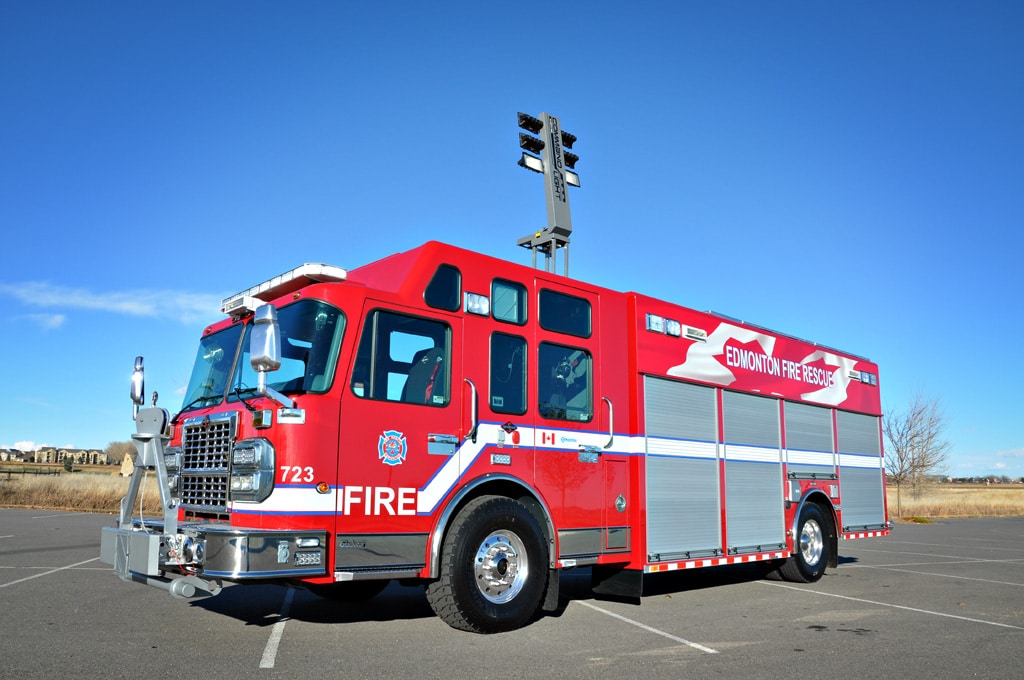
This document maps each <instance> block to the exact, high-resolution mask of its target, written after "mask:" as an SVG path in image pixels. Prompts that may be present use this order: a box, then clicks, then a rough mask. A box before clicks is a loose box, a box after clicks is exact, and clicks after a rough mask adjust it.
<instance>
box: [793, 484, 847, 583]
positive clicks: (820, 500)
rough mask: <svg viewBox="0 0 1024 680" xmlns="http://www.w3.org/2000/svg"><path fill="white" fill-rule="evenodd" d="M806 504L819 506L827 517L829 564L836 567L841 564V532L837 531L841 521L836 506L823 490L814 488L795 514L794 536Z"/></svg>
mask: <svg viewBox="0 0 1024 680" xmlns="http://www.w3.org/2000/svg"><path fill="white" fill-rule="evenodd" d="M805 505H814V506H817V508H818V509H819V510H821V514H822V515H824V517H825V522H826V523H827V524H828V526H827V527H825V529H826V538H827V539H828V547H829V551H828V566H829V567H832V568H833V569H835V568H836V567H838V566H839V533H838V531H837V527H838V526H839V521H838V518H837V517H836V508H835V506H834V505H833V504H832V500H831V499H830V498H829V497H828V496H826V495H825V493H824V492H823V491H818V490H812V491H811V492H810V493H808V494H807V495H806V496H804V497H803V499H802V500H801V501H800V505H799V507H798V508H797V511H796V514H795V515H794V516H793V527H794V536H795V535H796V533H795V532H796V531H797V528H796V524H797V523H798V522H799V521H800V510H801V509H802V508H803V507H804V506H805Z"/></svg>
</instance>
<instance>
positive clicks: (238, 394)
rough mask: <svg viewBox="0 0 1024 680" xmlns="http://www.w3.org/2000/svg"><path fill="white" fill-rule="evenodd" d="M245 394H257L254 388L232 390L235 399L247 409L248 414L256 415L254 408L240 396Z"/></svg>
mask: <svg viewBox="0 0 1024 680" xmlns="http://www.w3.org/2000/svg"><path fill="white" fill-rule="evenodd" d="M245 392H252V393H253V394H255V393H256V392H257V390H256V388H255V387H244V388H241V389H239V388H237V387H236V388H235V389H234V395H235V396H236V397H238V401H240V402H242V403H243V404H245V408H247V409H249V413H256V408H255V407H254V406H253V405H252V404H250V403H249V402H247V401H246V400H245V397H243V396H242V394H243V393H245Z"/></svg>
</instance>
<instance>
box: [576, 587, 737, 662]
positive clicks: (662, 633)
mask: <svg viewBox="0 0 1024 680" xmlns="http://www.w3.org/2000/svg"><path fill="white" fill-rule="evenodd" d="M573 601H574V602H576V603H577V604H581V605H583V606H584V607H590V608H591V609H593V610H594V611H598V612H601V613H602V614H607V615H608V616H610V617H612V618H613V619H618V620H619V621H623V622H625V623H628V624H629V625H631V626H636V627H637V628H640V629H642V630H646V631H647V632H649V633H654V634H655V635H660V636H662V637H664V638H668V639H669V640H673V641H675V642H678V643H680V644H684V645H686V646H687V647H693V648H694V649H696V650H699V651H702V652H704V653H706V654H718V651H717V650H714V649H711V648H710V647H705V646H704V645H700V644H697V643H696V642H690V641H689V640H687V639H685V638H681V637H678V636H676V635H672V634H671V633H666V632H665V631H663V630H658V629H657V628H651V627H650V626H648V625H647V624H644V623H640V622H639V621H634V620H633V619H627V618H626V617H625V616H622V615H620V614H616V613H615V612H610V611H608V610H607V609H602V608H601V607H598V606H597V605H594V604H590V603H589V602H584V601H583V600H573Z"/></svg>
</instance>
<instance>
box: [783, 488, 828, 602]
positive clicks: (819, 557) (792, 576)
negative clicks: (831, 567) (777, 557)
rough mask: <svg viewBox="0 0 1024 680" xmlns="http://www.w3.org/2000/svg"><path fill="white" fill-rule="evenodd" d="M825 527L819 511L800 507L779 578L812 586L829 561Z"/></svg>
mask: <svg viewBox="0 0 1024 680" xmlns="http://www.w3.org/2000/svg"><path fill="white" fill-rule="evenodd" d="M828 527H829V525H828V523H827V520H826V519H825V515H824V514H823V513H822V512H821V508H819V507H818V506H817V505H814V504H813V503H808V504H806V505H804V507H803V509H802V510H800V519H799V520H798V521H797V535H796V545H794V546H793V554H792V555H791V556H790V558H789V559H787V560H786V561H785V562H784V563H783V564H782V566H781V567H780V568H779V575H781V576H782V578H783V579H785V580H787V581H791V582H793V583H814V582H815V581H817V580H818V579H820V578H821V577H822V575H823V574H824V573H825V567H826V565H828V561H829V557H830V556H829V541H828Z"/></svg>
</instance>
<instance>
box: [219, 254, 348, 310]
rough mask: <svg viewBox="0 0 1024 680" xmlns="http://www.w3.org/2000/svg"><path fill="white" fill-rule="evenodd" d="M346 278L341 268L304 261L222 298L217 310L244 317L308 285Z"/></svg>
mask: <svg viewBox="0 0 1024 680" xmlns="http://www.w3.org/2000/svg"><path fill="white" fill-rule="evenodd" d="M347 276H348V273H347V272H346V271H345V270H344V269H342V268H341V267H333V266H331V265H329V264H316V263H309V262H307V263H306V264H303V265H300V266H298V267H296V268H295V269H291V270H289V271H286V272H285V273H284V274H280V275H279V276H275V277H273V278H271V279H267V280H266V281H264V282H263V283H260V284H257V285H255V286H253V287H252V288H249V289H247V290H243V291H242V292H240V293H236V294H234V295H232V296H231V297H227V298H224V300H223V302H221V305H220V311H221V312H223V313H224V314H227V315H228V316H232V317H240V316H245V315H246V314H248V313H249V312H254V311H256V308H257V307H259V306H260V305H261V304H263V303H265V302H270V301H271V300H273V299H274V298H277V297H280V296H282V295H286V294H288V293H291V292H293V291H296V290H298V289H300V288H303V287H305V286H308V285H309V284H311V283H329V282H334V281H344V280H345V278H346V277H347Z"/></svg>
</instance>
